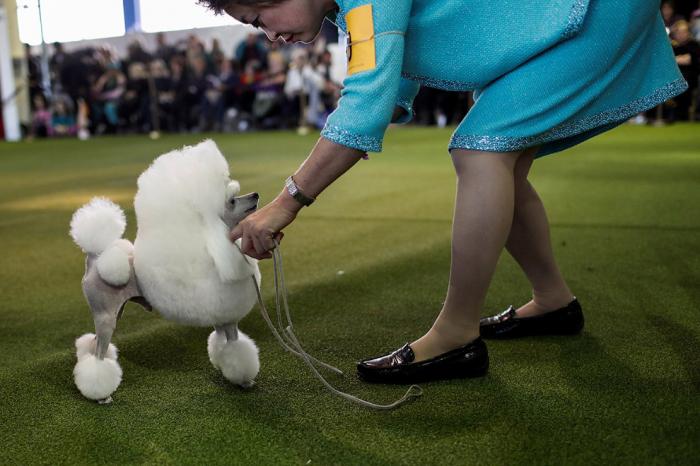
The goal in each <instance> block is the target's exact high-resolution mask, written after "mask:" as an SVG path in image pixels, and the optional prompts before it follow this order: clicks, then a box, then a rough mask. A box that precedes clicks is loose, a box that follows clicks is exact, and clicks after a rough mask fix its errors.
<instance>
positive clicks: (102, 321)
mask: <svg viewBox="0 0 700 466" xmlns="http://www.w3.org/2000/svg"><path fill="white" fill-rule="evenodd" d="M120 308H121V306H119V307H117V308H116V309H104V310H101V311H100V312H94V310H93V320H94V321H95V333H96V334H97V351H96V354H95V356H97V359H100V360H102V359H104V358H105V356H106V355H107V349H108V348H109V343H110V342H111V340H112V334H114V330H115V329H116V328H117V315H118V314H119V309H120Z"/></svg>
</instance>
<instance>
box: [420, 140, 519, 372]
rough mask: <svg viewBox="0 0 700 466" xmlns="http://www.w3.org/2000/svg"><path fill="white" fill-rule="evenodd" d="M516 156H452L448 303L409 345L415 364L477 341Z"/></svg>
mask: <svg viewBox="0 0 700 466" xmlns="http://www.w3.org/2000/svg"><path fill="white" fill-rule="evenodd" d="M520 155H521V153H520V152H482V151H465V150H453V151H452V162H453V164H454V167H455V171H456V172H457V195H456V199H455V210H454V218H453V225H452V263H451V268H450V281H449V286H448V289H447V298H446V300H445V303H444V305H443V308H442V310H441V311H440V314H439V315H438V317H437V319H436V320H435V323H434V324H433V326H432V328H431V329H430V330H429V331H428V333H426V334H425V335H423V336H422V337H421V338H419V339H418V340H416V341H414V342H413V343H411V348H412V349H413V352H414V353H415V355H416V361H422V360H424V359H429V358H432V357H434V356H437V355H439V354H442V353H444V352H446V351H449V350H452V349H455V348H458V347H460V346H462V345H465V344H467V343H469V342H471V341H473V340H474V339H475V338H477V337H478V336H479V317H480V314H481V308H482V305H483V302H484V299H485V297H486V291H487V289H488V286H489V284H490V282H491V278H492V276H493V273H494V271H495V269H496V263H497V262H498V257H499V256H500V254H501V251H502V250H503V247H504V246H505V244H506V240H507V238H508V235H509V232H510V230H511V223H512V221H513V211H514V195H515V194H514V191H515V183H514V174H513V172H514V168H515V165H516V162H517V160H518V157H519V156H520Z"/></svg>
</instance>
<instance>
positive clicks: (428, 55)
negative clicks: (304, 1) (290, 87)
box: [321, 0, 686, 155]
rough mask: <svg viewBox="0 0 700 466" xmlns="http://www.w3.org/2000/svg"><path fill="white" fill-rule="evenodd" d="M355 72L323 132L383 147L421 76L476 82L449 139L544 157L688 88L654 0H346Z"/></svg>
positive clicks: (342, 14) (451, 86)
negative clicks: (535, 150) (530, 150)
mask: <svg viewBox="0 0 700 466" xmlns="http://www.w3.org/2000/svg"><path fill="white" fill-rule="evenodd" d="M336 3H337V5H338V8H339V10H338V12H337V15H336V16H335V17H334V18H331V19H332V20H334V21H335V23H336V24H337V25H338V27H339V28H340V29H342V30H343V31H344V32H345V33H346V34H348V42H349V44H348V57H349V61H348V75H347V77H346V78H345V80H344V83H343V85H344V88H343V91H342V93H341V98H340V101H339V103H338V108H337V109H336V110H335V111H334V112H333V113H332V114H331V115H330V116H329V118H328V121H327V123H326V125H325V127H324V129H323V131H322V132H321V135H322V136H323V137H325V138H327V139H329V140H331V141H334V142H336V143H338V144H342V145H345V146H348V147H352V148H356V149H359V150H362V151H371V152H379V151H381V149H382V140H383V138H384V133H385V131H386V128H387V127H388V125H389V124H390V123H391V117H392V114H393V111H394V109H395V107H396V106H397V105H398V106H400V107H403V108H404V109H405V110H406V113H405V115H404V116H403V117H402V118H401V119H400V121H397V122H398V123H403V122H406V121H408V120H409V119H410V117H411V115H412V102H413V99H414V97H415V96H416V94H417V93H418V90H419V88H420V86H421V85H424V86H428V87H434V88H438V89H445V90H451V91H466V90H473V91H475V93H474V96H475V100H476V104H475V106H474V107H473V108H472V109H471V110H470V112H469V115H467V117H466V118H465V121H463V122H462V124H461V125H460V127H459V128H458V129H457V131H456V133H455V135H454V136H453V140H452V142H451V144H450V148H464V149H475V150H492V151H494V150H495V151H511V150H520V149H523V148H526V147H532V146H536V145H538V146H541V147H542V148H543V149H542V153H541V154H540V155H542V154H545V153H551V152H554V151H558V150H561V149H563V148H565V147H569V146H571V145H574V144H577V143H579V142H581V141H583V140H585V139H586V138H588V137H591V136H592V135H594V134H598V133H600V132H602V131H603V130H606V129H610V128H611V127H613V126H615V125H616V124H619V123H620V122H622V121H624V120H625V119H626V118H629V117H631V116H634V115H635V114H636V112H640V111H642V110H644V109H646V108H651V107H653V106H655V105H657V104H658V103H660V102H663V101H664V100H665V99H668V98H669V97H672V96H674V95H677V94H679V93H680V92H683V91H684V90H685V88H686V85H685V82H684V81H683V80H682V78H681V77H680V74H679V72H678V69H677V66H676V65H675V59H674V57H673V53H672V50H671V47H670V44H669V43H668V42H669V41H668V38H667V37H666V34H665V30H664V28H663V24H662V21H661V18H660V14H659V9H658V2H652V1H650V0H616V1H615V2H611V1H609V0H528V1H523V0H490V1H482V0H336Z"/></svg>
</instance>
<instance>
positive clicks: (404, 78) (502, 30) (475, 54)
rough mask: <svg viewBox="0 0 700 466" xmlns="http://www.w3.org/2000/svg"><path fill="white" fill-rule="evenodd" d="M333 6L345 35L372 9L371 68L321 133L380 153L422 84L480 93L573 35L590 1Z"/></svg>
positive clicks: (350, 80)
mask: <svg viewBox="0 0 700 466" xmlns="http://www.w3.org/2000/svg"><path fill="white" fill-rule="evenodd" d="M336 3H337V4H338V7H339V11H338V13H337V16H336V18H335V23H336V24H337V25H338V27H339V28H340V29H341V30H343V32H345V33H346V34H347V32H348V28H347V23H346V18H345V17H346V15H347V14H348V13H349V12H351V11H352V10H353V9H355V8H358V7H362V6H363V5H371V7H372V20H373V23H374V35H375V38H374V42H375V49H376V68H374V69H371V70H367V71H362V72H359V73H356V74H354V75H352V76H348V77H347V78H346V79H345V81H344V83H343V84H344V89H343V92H342V97H341V100H340V102H339V105H338V109H337V110H336V111H335V112H334V113H333V114H332V115H331V116H330V117H329V119H328V122H327V124H326V126H325V128H324V130H323V132H322V133H321V134H322V136H324V137H326V138H327V139H330V140H332V141H334V142H337V143H339V144H343V145H346V146H349V147H354V148H356V149H360V150H363V151H372V152H379V151H381V148H382V140H383V138H384V132H385V131H386V128H387V127H388V125H389V123H390V122H391V115H392V113H393V111H394V106H395V105H399V106H401V107H403V108H404V109H405V110H406V111H407V115H406V116H405V117H404V118H403V119H402V120H401V121H398V123H405V122H407V121H408V120H410V117H411V115H412V102H413V99H414V97H415V96H416V94H417V93H418V90H419V88H420V85H421V84H422V85H425V86H429V87H435V88H439V89H446V90H455V91H456V90H460V91H465V90H474V89H479V88H480V87H482V86H484V85H485V84H486V83H488V82H489V81H491V80H493V79H495V78H496V77H498V76H500V75H502V74H504V73H506V72H508V71H509V70H511V69H513V68H514V67H516V66H517V65H518V64H519V63H522V62H523V61H525V60H527V59H528V58H530V57H532V56H534V55H536V54H537V53H539V52H541V51H542V50H544V49H546V48H547V47H551V46H552V45H553V44H555V43H556V42H558V41H560V40H563V39H565V38H567V37H568V36H571V35H573V34H575V32H576V31H577V30H578V28H579V27H580V25H581V22H582V20H583V17H584V15H585V12H586V7H587V3H588V0H528V1H527V2H523V1H522V0H499V1H455V0H376V1H369V0H336ZM489 19H491V20H492V21H489ZM504 25H509V26H510V27H504ZM350 32H351V33H352V31H350ZM393 32H396V33H393ZM387 33H388V34H387ZM382 34H383V35H382ZM350 40H352V35H351V36H350ZM349 47H350V49H352V47H353V45H352V44H349ZM351 61H352V58H351Z"/></svg>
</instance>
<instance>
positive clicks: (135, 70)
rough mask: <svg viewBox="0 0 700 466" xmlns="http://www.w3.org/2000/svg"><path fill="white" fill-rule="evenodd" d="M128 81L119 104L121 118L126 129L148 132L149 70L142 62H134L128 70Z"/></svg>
mask: <svg viewBox="0 0 700 466" xmlns="http://www.w3.org/2000/svg"><path fill="white" fill-rule="evenodd" d="M126 76H127V80H126V85H125V88H124V94H123V95H122V98H121V101H120V103H119V116H120V121H121V122H122V124H123V126H124V127H125V129H127V130H129V131H138V132H140V131H146V129H148V128H149V125H150V104H151V98H150V92H149V87H148V86H149V85H148V78H149V75H148V68H147V65H146V64H144V63H143V62H141V61H134V62H131V63H130V64H129V67H128V69H127V74H126Z"/></svg>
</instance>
